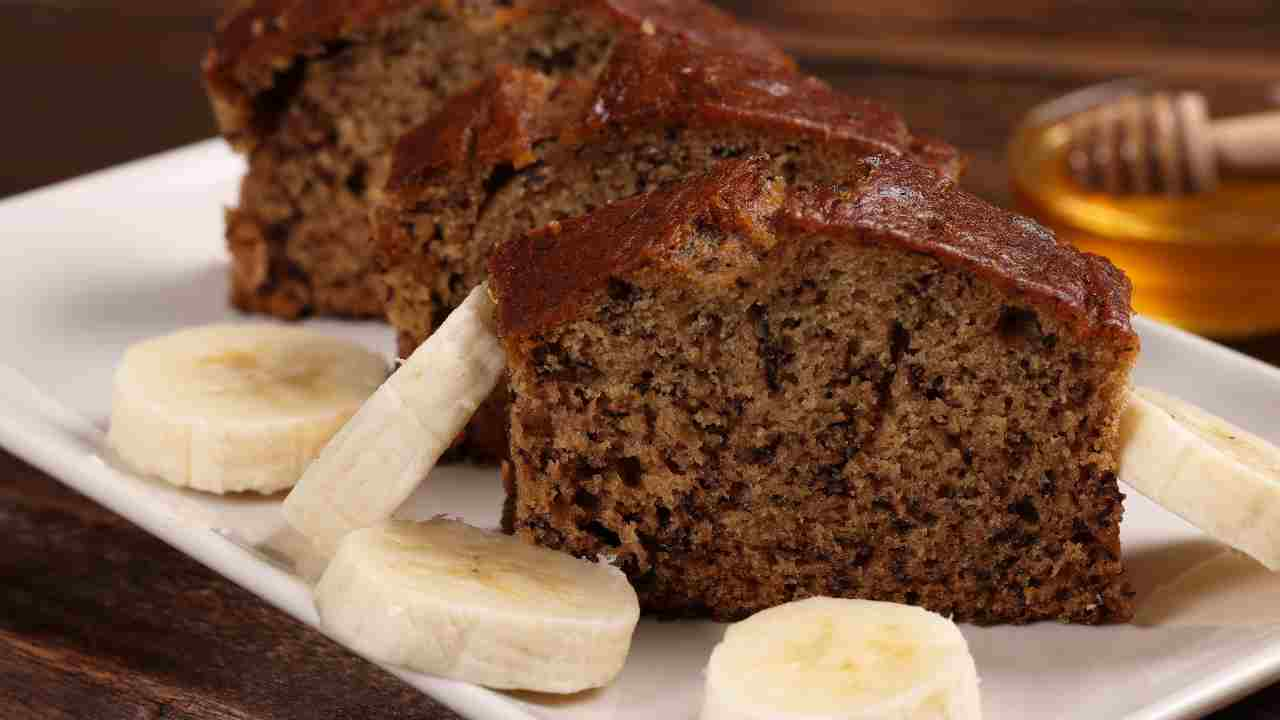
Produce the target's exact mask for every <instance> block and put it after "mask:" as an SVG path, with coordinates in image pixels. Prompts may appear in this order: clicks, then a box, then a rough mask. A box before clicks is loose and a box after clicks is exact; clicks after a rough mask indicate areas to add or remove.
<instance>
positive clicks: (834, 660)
mask: <svg viewBox="0 0 1280 720" xmlns="http://www.w3.org/2000/svg"><path fill="white" fill-rule="evenodd" d="M981 717H982V711H981V703H980V699H979V694H978V673H977V669H976V667H975V666H974V662H973V657H972V656H971V655H970V654H969V648H968V645H967V644H966V643H965V639H964V636H963V635H961V634H960V630H959V628H957V627H956V626H955V624H954V623H952V622H951V621H950V620H947V619H946V618H944V617H942V616H941V615H938V614H936V613H931V612H929V611H927V610H922V609H920V608H917V607H911V606H909V605H898V604H895V603H885V602H874V601H870V600H840V599H835V598H825V597H818V598H810V599H808V600H799V601H796V602H792V603H787V604H786V605H779V606H778V607H775V608H771V609H769V610H764V611H762V612H759V613H756V614H755V615H753V616H751V617H750V618H748V619H746V620H744V621H742V622H740V623H737V624H735V625H732V626H730V627H729V629H728V630H726V631H725V635H724V640H723V641H722V642H721V643H720V644H719V645H717V646H716V648H715V650H714V651H712V653H711V662H710V664H709V665H708V666H707V671H706V695H705V698H704V701H703V707H702V715H701V718H702V720H855V719H856V720H917V719H919V720H925V719H927V720H974V719H976V718H981Z"/></svg>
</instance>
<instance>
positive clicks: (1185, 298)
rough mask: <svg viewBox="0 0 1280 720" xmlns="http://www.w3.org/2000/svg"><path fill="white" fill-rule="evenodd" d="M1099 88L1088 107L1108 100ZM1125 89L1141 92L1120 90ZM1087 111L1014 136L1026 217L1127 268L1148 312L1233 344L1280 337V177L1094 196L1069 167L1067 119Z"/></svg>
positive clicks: (1051, 111)
mask: <svg viewBox="0 0 1280 720" xmlns="http://www.w3.org/2000/svg"><path fill="white" fill-rule="evenodd" d="M1097 90H1098V89H1095V91H1094V92H1093V93H1092V94H1091V95H1090V96H1089V97H1088V98H1087V100H1088V101H1089V102H1095V103H1096V102H1099V101H1108V100H1109V98H1108V97H1106V95H1107V94H1108V92H1107V89H1106V88H1105V86H1104V88H1103V89H1102V90H1103V92H1102V93H1099V92H1098V91H1097ZM1123 92H1133V90H1131V89H1117V90H1114V91H1112V93H1111V94H1113V95H1118V94H1119V93H1123ZM1080 99H1081V98H1076V100H1080ZM1064 100H1065V99H1064ZM1081 110H1082V108H1081V103H1080V102H1075V103H1073V102H1065V103H1063V102H1061V101H1059V103H1058V104H1056V105H1055V104H1051V105H1049V106H1045V107H1044V108H1041V109H1040V110H1038V111H1037V112H1034V113H1032V115H1031V116H1030V118H1029V119H1028V122H1027V123H1025V124H1024V125H1023V127H1022V128H1020V129H1019V130H1018V132H1017V134H1016V135H1015V137H1014V139H1013V141H1012V144H1011V145H1010V148H1009V164H1010V169H1011V174H1012V179H1013V188H1014V192H1015V196H1016V198H1017V201H1018V203H1019V204H1020V205H1021V209H1022V211H1023V212H1026V213H1027V214H1030V215H1032V216H1034V217H1036V218H1037V219H1039V220H1040V221H1041V222H1043V223H1044V224H1046V225H1048V226H1050V227H1052V228H1053V229H1054V230H1055V231H1056V232H1057V233H1058V237H1060V238H1061V239H1063V240H1065V241H1068V242H1071V243H1073V244H1075V245H1076V246H1077V247H1079V248H1080V249H1082V250H1086V251H1088V252H1093V253H1097V254H1099V255H1104V256H1106V257H1108V258H1110V259H1111V260H1112V262H1114V263H1115V264H1116V265H1118V266H1120V267H1121V268H1123V269H1124V271H1125V272H1126V274H1128V276H1129V277H1130V278H1131V279H1132V281H1133V284H1134V307H1135V309H1136V310H1137V311H1138V312H1139V313H1142V314H1143V315H1146V316H1148V317H1152V318H1155V319H1158V320H1163V321H1165V322H1168V323H1171V324H1174V325H1177V326H1179V327H1182V328H1184V329H1187V330H1191V331H1192V332H1196V333H1200V334H1203V335H1209V336H1212V337H1217V338H1224V339H1227V338H1242V337H1247V336H1251V335H1258V334H1263V333H1269V332H1276V331H1280V178H1277V177H1271V178H1262V177H1253V178H1249V177H1223V178H1222V182H1221V184H1220V185H1219V187H1218V188H1217V189H1216V190H1213V191H1210V192H1205V193H1201V194H1194V195H1179V196H1170V195H1154V194H1151V195H1109V194H1106V193H1103V192H1099V191H1094V190H1090V189H1088V188H1086V187H1084V186H1082V185H1080V184H1079V183H1077V182H1076V181H1075V180H1074V179H1073V178H1072V175H1071V172H1070V168H1069V166H1068V157H1067V155H1068V150H1069V146H1070V142H1071V128H1070V126H1069V125H1068V121H1069V119H1070V117H1071V116H1072V115H1073V114H1074V112H1079V111H1081Z"/></svg>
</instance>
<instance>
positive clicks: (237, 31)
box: [204, 0, 789, 318]
mask: <svg viewBox="0 0 1280 720" xmlns="http://www.w3.org/2000/svg"><path fill="white" fill-rule="evenodd" d="M231 7H232V10H231V11H230V12H229V13H228V15H227V17H226V18H225V19H224V21H223V22H222V23H221V25H220V27H219V30H218V33H217V36H216V39H215V43H214V47H213V49H212V50H211V51H210V52H209V55H208V57H207V58H206V60H205V65H204V71H205V79H206V85H207V86H208V90H209V94H210V97H211V99H212V102H213V107H214V110H215V113H216V115H217V119H218V122H219V125H220V127H221V129H222V132H223V134H224V136H225V137H226V138H227V139H228V140H229V141H230V142H231V143H232V144H233V145H234V146H235V147H236V148H237V149H238V150H240V151H241V152H244V153H245V154H247V155H248V159H249V173H248V176H247V177H246V178H245V180H244V183H243V185H242V188H241V193H240V203H239V206H238V207H237V208H235V209H233V210H231V211H230V212H229V213H228V215H227V243H228V246H229V248H230V251H231V256H232V277H231V281H232V282H231V287H232V300H233V302H234V303H235V304H236V305H237V306H239V307H240V308H242V309H245V310H251V311H261V312H267V313H271V314H273V315H277V316H281V317H289V318H292V317H297V316H300V315H303V314H305V313H308V312H323V313H336V314H340V315H350V316H379V315H381V313H382V302H383V292H384V291H383V289H382V287H381V284H380V281H379V280H378V277H377V275H376V273H374V272H373V271H372V267H371V265H370V254H369V226H368V199H369V194H370V191H371V190H372V189H373V188H376V187H377V186H378V185H379V184H380V182H381V177H382V175H383V174H385V167H384V162H383V158H384V156H385V154H386V151H387V150H388V149H389V148H390V146H391V144H392V143H393V142H394V141H395V140H396V139H397V138H399V137H400V135H401V134H402V133H404V132H405V131H406V130H408V129H409V128H411V127H412V126H413V125H414V124H416V123H419V122H421V121H422V119H423V118H426V117H430V115H431V114H432V113H433V112H434V111H436V110H437V109H438V108H439V107H440V105H441V104H442V103H443V102H444V100H445V99H447V98H449V97H451V96H452V95H454V94H455V93H457V92H459V91H462V90H464V89H466V88H468V87H470V86H471V85H472V84H474V83H476V82H478V81H480V80H482V79H483V78H485V77H488V75H489V74H490V73H491V72H492V71H493V68H494V67H495V66H496V65H498V64H500V63H507V64H513V65H522V66H529V67H534V68H538V69H539V70H541V71H543V72H546V73H548V74H550V75H552V76H555V77H575V78H591V77H593V76H594V75H595V74H596V72H598V70H599V67H600V63H601V62H602V61H603V59H604V58H605V57H606V56H607V55H608V53H609V48H610V47H611V46H612V45H613V44H614V43H615V42H616V41H617V40H618V38H620V37H624V36H626V35H629V34H643V33H654V34H662V33H674V34H678V35H680V36H682V37H685V38H688V39H690V40H691V41H694V42H704V43H709V44H715V45H722V46H724V47H731V48H734V49H735V50H737V51H740V52H743V53H754V54H758V55H761V56H763V57H767V58H770V59H771V60H773V61H776V62H781V63H787V62H789V61H788V60H787V59H786V57H785V55H784V54H783V53H782V52H781V51H780V50H779V49H778V48H777V47H776V46H775V45H773V44H772V43H771V42H770V41H769V40H767V39H766V38H764V37H763V36H762V35H760V34H758V33H756V32H754V31H752V30H749V29H747V28H745V27H743V26H741V25H738V24H737V23H736V22H735V21H734V20H733V19H732V18H730V17H729V16H728V15H726V14H725V13H723V12H721V11H719V10H716V9H715V8H713V7H712V6H710V5H708V4H705V3H703V2H700V0H514V1H512V0H477V1H474V2H471V1H469V2H452V1H450V0H360V1H358V2H356V1H352V2H336V1H334V0H249V1H248V2H239V3H233V4H232V5H231Z"/></svg>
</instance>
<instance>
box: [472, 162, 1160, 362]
mask: <svg viewBox="0 0 1280 720" xmlns="http://www.w3.org/2000/svg"><path fill="white" fill-rule="evenodd" d="M763 167H764V165H763V160H762V159H761V158H752V159H748V160H736V161H729V162H726V163H724V164H722V165H721V166H720V167H718V168H716V169H715V170H714V171H712V172H711V173H709V174H707V175H705V176H703V177H700V178H696V179H693V180H689V181H686V182H683V183H679V184H676V185H674V186H671V187H669V188H666V189H663V190H660V191H657V192H654V193H651V194H649V195H644V196H638V197H634V198H630V199H627V200H623V201H621V202H618V203H614V204H613V205H610V206H608V207H606V208H604V209H603V210H601V211H598V212H596V213H593V214H591V215H589V216H586V217H583V218H575V219H573V220H569V221H565V222H562V223H557V224H553V225H551V226H550V227H547V228H543V229H541V230H538V231H535V232H533V233H531V234H529V235H528V236H526V237H524V238H520V239H516V240H513V241H511V242H508V243H505V244H504V245H502V246H500V247H499V248H498V249H497V250H496V251H495V252H494V255H493V257H492V259H491V261H490V265H489V271H490V276H491V287H492V288H493V289H494V292H495V295H496V296H497V298H498V299H499V326H500V328H501V330H502V332H503V333H504V334H507V335H531V334H535V333H537V332H540V331H542V330H544V329H547V328H549V327H554V326H556V325H558V324H560V323H563V322H566V321H568V320H570V319H573V318H575V317H576V313H577V311H578V308H579V307H580V306H581V305H582V304H583V302H582V301H583V300H585V299H586V298H587V296H589V295H590V294H591V293H593V292H596V291H598V290H599V289H600V288H602V287H604V286H605V285H606V284H607V283H608V282H609V280H610V278H615V277H621V276H625V275H627V274H629V273H631V272H634V271H635V270H637V269H639V268H641V267H645V266H650V265H653V266H657V267H660V268H662V269H664V270H667V271H670V272H672V273H673V274H678V275H683V276H684V277H685V278H686V279H687V281H689V282H693V283H700V282H701V283H705V282H724V281H725V279H724V278H719V277H716V276H714V275H711V274H705V275H704V274H702V273H700V272H699V271H698V270H696V269H694V268H696V263H695V262H693V261H692V260H690V258H689V257H688V254H689V252H691V250H690V249H689V248H686V247H684V246H683V245H682V239H683V235H684V234H683V233H682V228H684V227H686V226H688V225H690V224H691V223H694V222H695V220H696V221H697V222H698V223H707V222H710V223H712V224H713V225H715V226H719V227H723V228H724V229H725V230H726V231H728V233H729V235H730V236H731V237H732V236H734V235H737V236H741V237H746V238H748V239H750V240H751V247H750V248H747V250H749V251H750V252H753V253H761V254H767V251H768V249H769V247H770V246H771V245H772V244H773V243H778V242H788V241H794V240H796V239H799V238H806V237H818V236H820V237H825V238H833V239H841V240H845V241H848V242H859V243H874V244H880V245H888V246H896V247H899V248H902V249H904V250H907V251H910V252H914V253H921V254H924V255H928V256H931V257H933V258H935V259H937V260H938V261H940V262H942V263H943V264H944V265H948V266H952V267H960V268H963V269H966V270H968V271H970V272H973V273H975V274H977V275H979V276H982V277H984V278H987V279H988V280H990V281H991V282H993V283H995V284H996V285H998V286H1000V287H1002V288H1004V289H1005V290H1006V291H1008V292H1011V293H1014V294H1017V295H1019V296H1022V297H1024V298H1025V299H1026V301H1027V302H1029V303H1032V304H1035V305H1037V306H1041V307H1045V308H1047V309H1050V310H1051V311H1052V312H1053V313H1054V314H1055V315H1056V316H1058V317H1060V318H1062V319H1064V320H1065V321H1067V322H1068V323H1069V324H1070V325H1071V326H1072V327H1073V328H1075V329H1076V331H1077V332H1078V333H1079V334H1080V335H1081V336H1085V335H1089V334H1106V335H1110V336H1114V337H1116V338H1118V339H1122V340H1124V341H1126V342H1130V341H1131V342H1134V343H1136V339H1137V338H1136V335H1135V334H1134V332H1133V330H1132V328H1131V327H1130V323H1129V317H1130V313H1131V310H1130V304H1129V301H1130V293H1131V287H1130V284H1129V280H1128V278H1126V277H1125V276H1124V274H1123V273H1121V272H1120V270H1118V269H1117V268H1115V266H1113V265H1112V264H1111V263H1110V262H1108V261H1107V260H1105V259H1104V258H1100V257H1097V256H1094V255H1089V254H1086V253H1081V252H1079V251H1078V250H1076V249H1074V248H1072V247H1071V246H1069V245H1067V244H1065V243H1061V242H1059V241H1058V240H1057V239H1056V238H1055V237H1054V236H1053V234H1052V233H1051V232H1050V231H1048V230H1046V229H1044V228H1043V227H1041V226H1040V225H1038V224H1036V223H1035V222H1034V221H1032V220H1030V219H1028V218H1025V217H1022V216H1019V215H1015V214H1013V213H1010V212H1007V211H1005V210H1001V209H999V208H996V207H993V206H992V205H989V204H988V203H986V202H984V201H982V200H980V199H978V198H976V197H974V196H973V195H970V194H968V193H966V192H964V191H962V190H960V189H959V188H957V187H956V186H955V184H954V183H953V182H952V181H950V180H948V179H946V178H944V177H942V176H940V175H938V174H937V173H936V172H934V171H933V170H930V169H928V168H925V167H923V166H921V165H919V164H917V163H914V162H911V161H909V160H904V159H900V158H883V157H873V158H869V159H868V160H867V162H866V163H865V175H864V176H863V177H862V178H859V179H857V180H856V182H854V183H851V184H850V185H847V186H840V185H832V186H826V187H821V188H797V189H795V190H792V191H788V192H787V193H786V197H785V198H781V197H779V195H778V192H779V191H778V188H777V182H776V181H774V180H772V179H770V178H768V177H766V175H765V172H764V169H763ZM606 238H607V239H609V241H608V242H604V241H603V240H604V239H606ZM726 248H727V249H726ZM743 251H744V249H743V248H741V247H739V246H736V245H732V244H730V245H728V246H726V247H725V248H717V249H714V250H708V249H698V250H694V251H693V252H699V253H704V254H706V253H723V252H729V253H735V254H738V253H741V252H743ZM724 264H725V265H733V266H738V267H740V266H741V263H737V262H734V263H724Z"/></svg>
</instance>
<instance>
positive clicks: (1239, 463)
mask: <svg viewBox="0 0 1280 720" xmlns="http://www.w3.org/2000/svg"><path fill="white" fill-rule="evenodd" d="M1120 435H1121V438H1122V442H1123V449H1122V450H1121V454H1120V479H1121V480H1123V481H1124V482H1126V483H1128V484H1129V485H1131V486H1133V488H1134V489H1135V490H1137V491H1138V492H1140V493H1142V494H1143V495H1146V496H1147V497H1149V498H1151V499H1152V500H1153V501H1154V502H1156V503H1157V504H1159V505H1161V506H1162V507H1164V508H1165V509H1167V510H1170V511H1171V512H1174V513H1176V514H1178V515H1180V516H1182V517H1183V518H1184V519H1186V521H1187V522H1189V523H1191V524H1192V525H1195V526H1196V527H1198V528H1200V529H1201V530H1203V531H1205V532H1206V533H1208V534H1209V535H1210V536H1212V537H1214V538H1215V539H1217V540H1220V541H1221V542H1224V543H1226V544H1228V545H1230V546H1232V547H1234V548H1236V549H1237V550H1240V551H1241V552H1244V553H1246V554H1248V555H1251V556H1252V557H1254V558H1255V559H1256V560H1258V561H1259V562H1261V563H1262V564H1263V565H1266V566H1267V568H1268V569H1270V570H1280V448H1277V447H1275V446H1274V445H1271V444H1270V443H1268V442H1267V441H1265V440H1263V439H1262V438H1260V437H1258V436H1256V435H1253V434H1251V433H1249V432H1246V431H1244V430H1241V429H1240V428H1238V427H1235V426H1234V425H1232V424H1231V423H1228V422H1227V421H1226V420H1223V419H1222V418H1219V417H1216V416H1214V415H1211V414H1209V413H1208V412H1205V411H1204V410H1201V409H1200V408H1198V407H1196V406H1194V405H1191V404H1189V403H1186V402H1183V401H1182V400H1179V399H1177V398H1174V397H1170V396H1169V395H1165V394H1164V393H1161V392H1159V391H1156V390H1152V389H1150V388H1133V389H1132V390H1131V391H1130V392H1129V402H1128V405H1127V406H1126V408H1125V412H1124V415H1123V416H1122V417H1121V420H1120Z"/></svg>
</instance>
